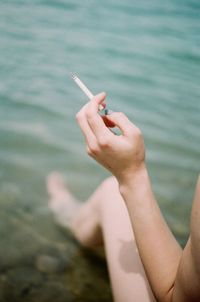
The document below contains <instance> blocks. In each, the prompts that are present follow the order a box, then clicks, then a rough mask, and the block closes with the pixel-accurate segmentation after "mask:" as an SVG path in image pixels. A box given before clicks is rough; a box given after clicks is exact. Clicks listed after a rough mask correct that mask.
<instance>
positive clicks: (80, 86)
mask: <svg viewBox="0 0 200 302" xmlns="http://www.w3.org/2000/svg"><path fill="white" fill-rule="evenodd" d="M71 77H72V79H73V80H74V82H75V83H76V84H77V85H78V86H79V88H80V89H81V90H82V91H83V92H84V93H85V94H86V95H87V97H88V98H89V99H90V100H91V99H92V98H93V97H94V95H93V93H92V92H91V91H90V90H89V89H88V88H87V87H86V86H85V84H83V82H82V81H81V80H80V79H79V78H78V77H77V75H75V74H71ZM103 109H104V107H103V106H102V105H99V110H103Z"/></svg>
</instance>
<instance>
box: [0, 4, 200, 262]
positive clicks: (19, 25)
mask: <svg viewBox="0 0 200 302" xmlns="http://www.w3.org/2000/svg"><path fill="white" fill-rule="evenodd" d="M199 15H200V4H199V1H198V0H196V1H189V0H185V1H180V0H176V1H172V0H171V1H167V2H166V3H164V2H161V1H158V0H150V1H131V0H126V1H123V2H121V1H119V0H115V1H114V0H113V1H111V0H110V1H105V0H102V1H101V2H98V3H97V2H96V1H94V0H91V1H85V2H83V1H80V0H75V1H74V0H73V1H69V0H68V1H64V0H63V1H62V0H59V1H45V0H35V1H25V0H19V1H14V0H13V1H1V3H0V54H1V55H0V77H1V81H0V166H1V168H0V201H1V202H0V208H1V216H2V215H4V219H1V232H2V236H1V239H0V240H1V244H0V250H1V254H2V253H3V254H5V250H6V253H7V254H8V255H9V253H11V252H10V251H13V249H16V248H18V249H20V247H16V246H15V245H16V244H17V240H13V241H12V240H11V238H10V236H11V232H14V230H15V228H14V229H13V226H12V219H14V220H15V219H17V218H16V216H17V215H21V216H19V218H18V220H19V221H22V225H23V223H24V220H26V225H28V226H29V228H30V232H35V235H29V236H33V237H31V238H35V239H34V240H36V241H37V240H38V239H37V236H38V233H39V232H40V230H41V229H43V227H44V225H45V222H44V221H45V219H44V217H46V219H47V220H48V219H49V218H48V217H49V213H48V209H47V195H46V189H45V178H46V176H47V174H48V173H49V172H50V171H51V170H59V171H61V172H62V173H63V174H64V176H65V178H66V180H67V182H68V184H69V187H70V188H71V190H72V191H73V192H74V193H75V194H76V195H77V197H79V198H82V199H83V200H84V199H85V198H87V196H88V195H89V194H90V193H91V192H92V190H93V189H94V188H95V187H96V186H97V185H98V184H99V183H100V181H101V180H102V179H103V178H104V177H105V176H107V175H108V173H107V172H106V171H104V170H103V168H101V167H99V166H98V165H97V164H96V163H94V162H93V161H91V159H90V158H88V156H87V155H86V154H85V147H84V141H83V138H82V135H81V132H80V130H79V128H78V126H77V124H76V122H75V119H74V116H75V114H76V112H77V111H78V110H79V108H80V107H81V106H82V105H83V104H84V102H86V97H85V96H84V95H83V94H82V92H81V91H80V90H79V89H78V88H77V87H76V86H75V84H74V83H73V82H72V81H71V80H70V79H69V77H68V72H69V71H73V72H76V73H78V74H79V75H80V77H81V79H83V80H84V81H85V83H86V84H88V86H89V87H90V89H91V90H92V91H93V92H94V93H97V92H100V91H102V90H103V91H106V92H107V94H108V104H109V107H110V108H112V109H113V110H119V111H124V112H125V113H126V114H128V116H129V118H130V119H131V120H132V121H134V122H135V123H136V124H137V125H138V126H139V127H140V128H141V129H142V131H143V134H144V137H145V142H146V148H147V162H148V166H149V171H150V174H151V177H152V180H153V187H154V191H155V193H156V196H157V198H158V201H159V204H160V206H161V209H162V210H163V213H164V215H165V217H166V219H167V221H168V223H169V225H170V226H171V228H172V230H173V232H174V233H175V235H176V237H177V239H178V240H179V242H180V243H181V244H182V245H184V243H185V242H186V240H187V236H188V224H189V213H190V209H191V201H192V196H193V191H194V188H195V182H196V179H197V175H198V173H199V170H200V169H199V168H200V164H199V158H200V131H199V126H200V118H199V114H200V101H199V99H200V85H199V78H200V69H199V63H200V52H199V49H200V35H199V33H200V22H199ZM13 207H14V209H13ZM2 213H4V214H2ZM17 213H18V214H17ZM19 213H21V214H19ZM27 215H28V216H27ZM2 217H3V216H2ZM20 217H21V218H20ZM22 217H23V219H22ZM27 217H29V218H27ZM30 217H31V218H30ZM33 217H34V218H33ZM41 217H43V218H41ZM31 219H32V220H34V221H35V220H36V221H37V220H38V221H40V224H39V225H40V228H41V229H40V228H36V224H37V223H36V224H35V223H32V224H31V223H30V220H31ZM10 221H11V222H10ZM14 225H15V224H14ZM48 230H49V231H48ZM50 230H51V231H50ZM52 230H53V222H52V223H49V227H48V228H45V232H44V234H45V236H47V237H48V236H49V233H50V232H52ZM3 234H4V236H5V237H6V238H7V241H8V238H9V240H10V244H8V242H7V241H6V239H5V240H4V239H3V238H4V237H3ZM12 234H13V233H12ZM20 234H21V237H20ZM54 235H55V236H54V237H53V238H54V240H56V238H57V236H58V234H57V233H55V234H54ZM18 236H19V237H20V238H21V240H22V241H23V238H24V237H23V236H24V235H22V233H20V231H19V235H18ZM27 236H28V235H27ZM34 236H35V237H34ZM11 237H12V236H11ZM69 241H70V240H69ZM11 254H12V253H11ZM8 255H7V257H4V258H5V261H8V262H9V259H10V258H9V257H11V256H8ZM27 255H28V254H27ZM6 259H7V260H6ZM16 259H18V258H17V256H16V258H15V263H17V260H16ZM27 259H28V256H27ZM11 262H12V261H11ZM13 265H14V264H13Z"/></svg>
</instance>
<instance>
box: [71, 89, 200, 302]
mask: <svg viewBox="0 0 200 302" xmlns="http://www.w3.org/2000/svg"><path fill="white" fill-rule="evenodd" d="M103 102H105V93H101V94H99V95H97V96H95V97H94V98H93V99H92V101H90V102H89V103H88V104H86V105H85V106H84V107H83V108H82V109H81V110H80V111H79V112H78V114H77V121H78V124H79V126H80V128H81V130H82V132H83V135H84V137H85V142H86V149H87V152H88V154H89V155H90V156H91V157H92V158H94V159H95V160H96V161H97V162H98V163H100V164H101V165H102V166H104V167H105V168H106V169H108V170H109V171H110V172H111V173H112V174H113V175H114V176H115V180H114V183H115V188H116V186H117V188H118V189H115V193H116V192H117V193H116V194H115V195H114V196H112V194H111V196H109V197H110V198H109V200H107V199H106V194H107V191H106V190H105V188H102V187H100V188H99V189H97V191H98V190H100V192H101V194H100V193H99V194H100V195H98V194H97V196H100V197H101V198H99V197H98V198H94V199H93V198H92V199H91V200H93V202H88V203H86V204H85V208H84V207H83V208H82V210H81V209H80V211H79V214H78V215H76V217H74V219H73V223H72V224H71V228H72V230H73V231H74V233H75V236H76V237H77V238H78V239H79V240H80V241H81V242H82V243H83V244H85V245H87V246H90V243H91V242H93V243H94V242H95V240H94V239H96V241H97V242H96V243H98V242H100V241H101V240H102V238H103V241H104V243H105V248H106V251H107V260H108V266H109V269H110V277H111V283H112V287H113V295H114V298H115V301H129V300H127V299H129V298H130V301H133V299H134V298H135V301H144V302H145V301H153V299H154V298H153V297H152V293H153V294H154V296H155V298H156V300H157V301H162V302H171V301H172V302H186V301H187V302H196V301H200V282H199V280H200V262H199V254H200V245H199V242H200V241H199V239H200V231H199V226H200V225H199V221H200V181H198V183H197V189H196V193H195V198H194V202H193V207H192V213H191V227H190V238H189V240H188V243H187V245H186V247H185V248H184V250H182V249H181V247H180V246H179V244H178V243H177V241H176V240H175V238H174V237H173V235H172V233H171V231H170V230H169V228H168V226H167V224H166V222H165V220H164V218H163V216H162V214H161V212H160V209H159V207H158V204H157V201H156V199H155V196H154V194H153V191H152V188H151V182H150V178H149V176H148V172H147V169H146V163H145V147H144V142H143V138H142V134H141V131H140V130H139V129H138V128H137V127H136V126H135V125H134V124H133V123H131V122H130V121H129V119H128V118H127V117H126V116H125V115H124V114H123V113H117V112H115V113H112V114H111V115H108V116H106V117H105V118H104V120H103V119H102V118H101V117H100V115H99V114H98V106H99V104H101V103H103ZM108 124H113V125H115V126H117V127H118V128H120V130H121V135H119V136H116V135H114V134H113V133H112V132H111V131H110V130H109V129H108V127H107V126H106V125H108ZM116 184H117V185H116ZM113 186H114V185H113ZM113 186H112V188H113V189H112V188H111V191H114V187H113ZM101 188H102V189H101ZM105 192H106V193H105ZM94 194H95V193H94ZM97 199H98V200H100V201H98V204H100V205H99V206H98V207H96V206H94V204H96V203H97V202H96V201H95V202H94V200H97ZM104 200H106V201H107V203H106V205H104ZM113 200H114V201H113ZM116 200H117V201H116ZM90 205H91V206H90ZM103 205H104V206H103ZM119 205H120V206H119ZM122 205H123V206H122ZM109 206H110V207H111V206H112V207H111V208H109ZM115 207H116V209H117V210H116V209H115ZM94 209H95V210H94ZM97 209H98V210H97ZM103 209H106V210H103ZM93 210H94V212H92V211H93ZM104 211H105V213H107V216H106V214H105V216H104V215H103V214H102V213H104ZM81 213H83V214H81ZM92 213H95V215H94V217H95V218H92V223H91V226H92V227H91V229H92V228H93V230H95V231H94V232H91V233H90V232H88V230H89V229H90V228H89V227H88V228H86V227H85V232H83V231H82V229H84V228H83V226H84V221H85V219H84V215H85V217H87V218H88V217H90V214H92ZM97 213H98V214H97ZM113 213H114V215H116V217H118V219H117V220H116V219H115V217H114V219H113ZM119 213H120V214H119ZM122 213H123V214H122ZM125 213H126V214H125ZM117 215H118V216H117ZM104 217H107V218H106V219H105V220H104ZM122 217H123V219H122ZM95 219H96V224H95ZM86 220H88V219H86ZM113 220H115V221H117V224H118V225H119V224H120V226H118V228H117V225H115V226H113V224H114V222H113ZM105 221H106V222H105ZM80 222H81V224H80ZM127 224H128V225H129V226H128V227H124V225H125V226H126V225H127ZM80 225H81V228H80ZM104 225H105V226H109V227H107V228H106V227H105V226H104ZM94 226H95V227H94ZM115 228H116V229H115ZM80 229H81V231H80ZM122 229H124V232H123V233H120V232H121V230H122ZM100 230H102V233H101V232H100ZM116 230H117V231H116ZM115 232H117V233H115ZM88 234H90V236H88ZM91 234H92V235H91ZM100 234H102V235H100ZM108 234H110V235H108ZM114 234H115V235H114ZM127 234H129V237H128V240H133V244H134V245H132V248H131V251H130V252H129V253H128V254H129V257H130V258H128V257H127V259H129V261H128V267H129V264H130V267H131V269H132V270H133V271H134V267H135V265H134V264H133V262H134V261H135V259H138V258H139V260H137V261H136V262H137V263H139V262H140V265H139V267H140V269H139V272H140V273H139V274H140V275H141V276H142V275H143V276H144V277H143V283H142V284H143V285H144V282H145V284H148V285H150V288H151V291H152V292H151V291H150V293H151V294H149V289H148V290H147V289H146V296H145V297H142V298H141V297H140V298H138V297H137V298H136V296H135V295H137V294H138V290H137V288H140V286H142V285H141V284H139V285H138V283H137V281H138V280H137V279H136V278H134V275H129V277H130V278H129V279H126V276H127V274H125V275H123V274H122V275H121V276H120V264H119V257H118V259H117V260H116V257H117V255H118V256H119V249H120V247H119V246H120V245H119V243H118V245H117V242H119V238H120V239H121V240H123V239H124V238H127V237H126V236H127ZM90 237H91V238H90ZM97 238H101V240H100V241H98V240H97ZM114 238H116V241H115V240H114ZM85 239H87V240H86V241H85ZM90 239H91V241H90ZM93 240H94V241H93ZM110 242H112V244H113V246H115V247H116V249H112V247H111V248H110V249H109V246H110V245H111V244H110ZM133 246H134V248H133ZM135 250H136V251H137V250H138V253H139V255H138V253H137V252H136V253H134V251H135ZM117 252H118V253H117ZM109 255H112V257H111V256H109ZM136 255H137V256H136ZM113 258H114V259H115V260H116V261H114V260H112V259H113ZM133 259H134V261H133ZM132 261H133V262H132ZM138 261H139V262H138ZM129 262H130V263H129ZM113 263H114V264H113ZM131 263H132V265H131ZM118 268H119V269H118ZM144 271H145V275H144V274H143V273H142V272H144ZM118 273H119V276H120V278H119V279H118V277H116V276H118ZM120 280H121V281H120ZM122 280H123V286H121V285H122ZM147 281H148V282H147ZM120 282H121V283H120ZM146 282H147V283H146ZM119 284H120V286H119ZM135 284H137V285H138V286H139V287H137V288H136V287H134V285H135ZM127 286H128V289H130V290H131V287H132V288H134V291H131V292H130V293H131V294H129V297H127V296H125V293H126V290H127ZM119 288H120V290H119ZM122 288H125V289H126V290H125V291H124V295H121V294H120V292H121V291H123V290H122ZM142 288H143V290H142V291H143V292H145V291H144V287H142ZM125 297H126V298H125ZM131 299H132V300H131Z"/></svg>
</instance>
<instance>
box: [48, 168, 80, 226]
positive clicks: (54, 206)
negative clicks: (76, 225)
mask: <svg viewBox="0 0 200 302" xmlns="http://www.w3.org/2000/svg"><path fill="white" fill-rule="evenodd" d="M47 191H48V193H49V196H50V199H49V202H48V206H49V209H50V211H51V212H52V213H53V216H54V218H55V220H56V222H57V223H58V224H59V225H60V226H63V227H69V228H70V224H71V221H72V218H73V217H74V215H75V214H76V212H77V211H78V209H79V207H80V202H79V201H77V200H76V199H75V198H74V196H73V195H72V194H71V193H70V192H69V190H68V189H67V187H66V186H65V185H64V181H63V178H62V176H61V174H60V173H58V172H53V173H51V174H50V175H49V176H48V178H47Z"/></svg>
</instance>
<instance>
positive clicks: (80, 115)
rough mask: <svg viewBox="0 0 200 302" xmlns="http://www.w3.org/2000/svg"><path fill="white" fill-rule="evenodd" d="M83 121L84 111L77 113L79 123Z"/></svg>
mask: <svg viewBox="0 0 200 302" xmlns="http://www.w3.org/2000/svg"><path fill="white" fill-rule="evenodd" d="M82 119H83V112H82V111H79V112H77V114H76V120H77V122H79V121H81V120H82Z"/></svg>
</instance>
